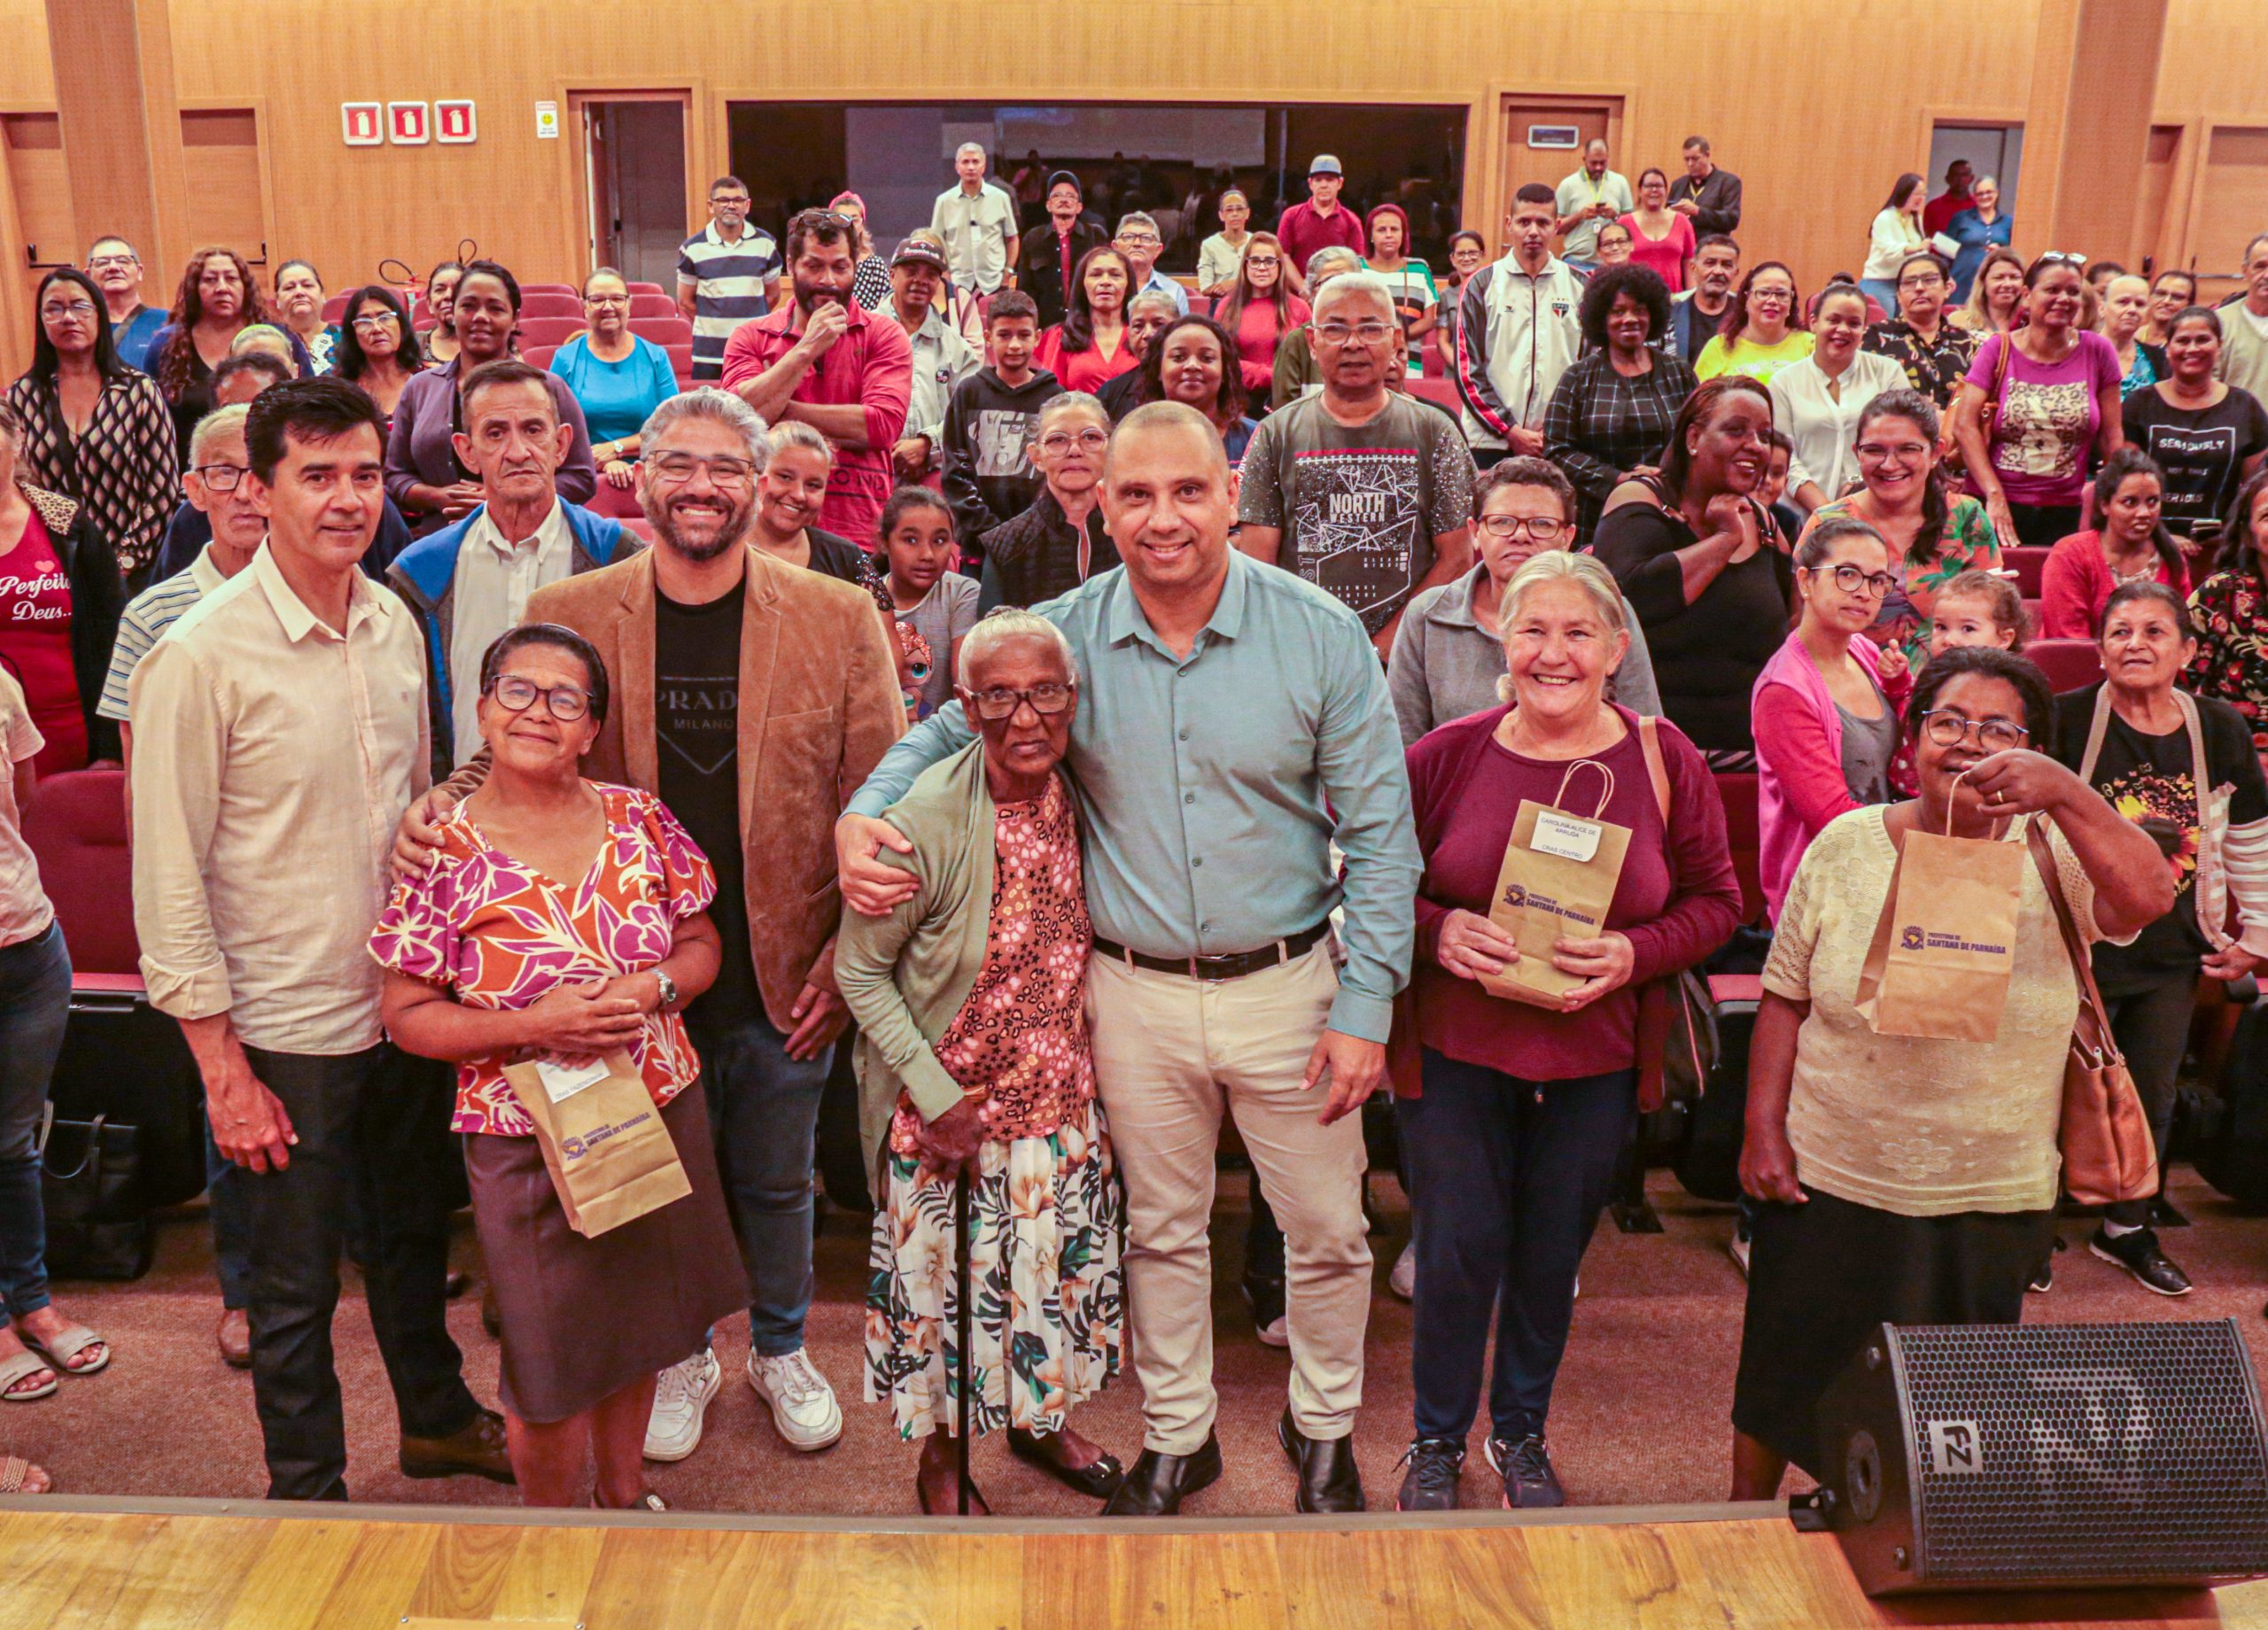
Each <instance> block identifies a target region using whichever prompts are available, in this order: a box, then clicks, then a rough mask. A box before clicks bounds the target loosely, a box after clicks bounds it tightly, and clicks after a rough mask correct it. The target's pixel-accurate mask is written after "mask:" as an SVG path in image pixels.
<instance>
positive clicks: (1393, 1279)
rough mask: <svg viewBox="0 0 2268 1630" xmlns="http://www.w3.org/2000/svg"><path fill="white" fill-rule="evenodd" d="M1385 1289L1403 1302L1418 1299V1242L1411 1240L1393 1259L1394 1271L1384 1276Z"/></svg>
mask: <svg viewBox="0 0 2268 1630" xmlns="http://www.w3.org/2000/svg"><path fill="white" fill-rule="evenodd" d="M1386 1289H1388V1290H1389V1291H1392V1292H1394V1294H1395V1295H1396V1296H1399V1297H1401V1298H1402V1300H1404V1301H1415V1300H1417V1241H1416V1240H1414V1239H1413V1240H1411V1241H1410V1243H1409V1244H1408V1245H1406V1246H1402V1254H1401V1255H1400V1256H1397V1257H1395V1258H1394V1271H1393V1272H1392V1273H1390V1274H1388V1275H1387V1276H1386Z"/></svg>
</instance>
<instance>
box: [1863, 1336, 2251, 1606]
mask: <svg viewBox="0 0 2268 1630" xmlns="http://www.w3.org/2000/svg"><path fill="white" fill-rule="evenodd" d="M1897 1344H1898V1347H1899V1354H1900V1358H1901V1361H1902V1362H1903V1364H1904V1367H1905V1371H1906V1377H1907V1387H1908V1392H1907V1396H1908V1399H1909V1401H1910V1403H1911V1406H1912V1409H1913V1421H1912V1428H1913V1433H1914V1436H1913V1442H1914V1445H1915V1455H1916V1456H1917V1458H1918V1460H1919V1463H1920V1489H1921V1495H1922V1500H1921V1504H1922V1511H1923V1513H1924V1514H1925V1519H1926V1520H1925V1522H1924V1525H1923V1529H1922V1536H1921V1538H1922V1546H1921V1551H1922V1554H1921V1556H1920V1557H1919V1558H1918V1559H1917V1560H1918V1561H1919V1563H1920V1566H1919V1568H1918V1569H1916V1571H1915V1572H1916V1573H1917V1574H1918V1576H1919V1578H1918V1580H1917V1582H1924V1581H1927V1580H1931V1579H1946V1578H1966V1579H1971V1580H1978V1581H1980V1582H1983V1581H1989V1580H1993V1579H1996V1578H2010V1579H2014V1578H2018V1577H2038V1576H2039V1575H2042V1574H2047V1575H2051V1576H2058V1577H2061V1578H2064V1579H2068V1580H2070V1581H2072V1582H2073V1583H2085V1582H2086V1581H2088V1580H2109V1579H2141V1580H2147V1579H2151V1578H2160V1577H2163V1578H2166V1579H2179V1578H2196V1577H2199V1576H2202V1575H2208V1574H2233V1573H2243V1572H2261V1571H2263V1570H2264V1569H2268V1458H2264V1455H2263V1451H2262V1444H2261V1433H2260V1428H2259V1424H2258V1422H2257V1421H2256V1418H2255V1416H2256V1409H2257V1401H2256V1394H2255V1393H2254V1389H2253V1379H2252V1374H2251V1370H2250V1367H2249V1362H2248V1361H2247V1358H2246V1355H2245V1350H2244V1344H2243V1342H2242V1340H2241V1339H2240V1338H2239V1337H2238V1335H2237V1333H2236V1331H2235V1329H2234V1327H2233V1326H2232V1325H2230V1324H2229V1323H2226V1322H2221V1323H2195V1324H2104V1325H2031V1326H2023V1327H2020V1328H2017V1329H2015V1330H2010V1329H2008V1328H2007V1327H2005V1326H2003V1327H1999V1328H1993V1327H1964V1326H1957V1325H1946V1326H1928V1327H1916V1326H1906V1327H1902V1328H1901V1329H1900V1330H1899V1331H1898V1332H1897Z"/></svg>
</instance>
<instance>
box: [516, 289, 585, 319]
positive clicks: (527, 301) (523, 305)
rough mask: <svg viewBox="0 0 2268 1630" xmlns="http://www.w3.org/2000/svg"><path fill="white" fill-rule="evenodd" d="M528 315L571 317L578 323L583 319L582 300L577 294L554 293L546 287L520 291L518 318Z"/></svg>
mask: <svg viewBox="0 0 2268 1630" xmlns="http://www.w3.org/2000/svg"><path fill="white" fill-rule="evenodd" d="M530 317H572V318H574V319H575V321H576V322H577V323H578V325H579V324H580V323H581V322H582V320H583V301H582V298H581V297H580V296H579V295H576V294H572V293H568V294H559V293H555V292H553V291H551V290H548V289H540V290H539V289H522V290H521V291H520V320H521V321H522V322H525V321H526V320H527V319H528V318H530Z"/></svg>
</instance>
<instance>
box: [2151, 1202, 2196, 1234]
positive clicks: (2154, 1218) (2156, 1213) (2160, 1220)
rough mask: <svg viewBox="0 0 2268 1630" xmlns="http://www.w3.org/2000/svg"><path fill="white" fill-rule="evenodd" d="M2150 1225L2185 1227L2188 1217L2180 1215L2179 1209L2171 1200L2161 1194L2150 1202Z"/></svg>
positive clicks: (2187, 1223)
mask: <svg viewBox="0 0 2268 1630" xmlns="http://www.w3.org/2000/svg"><path fill="white" fill-rule="evenodd" d="M2150 1226H2151V1227H2152V1228H2187V1227H2188V1226H2189V1219H2188V1218H2187V1217H2186V1216H2184V1215H2181V1212H2180V1210H2179V1208H2178V1207H2176V1206H2175V1205H2174V1203H2173V1202H2172V1201H2171V1200H2170V1199H2167V1198H2166V1197H2165V1196H2164V1195H2163V1194H2161V1195H2159V1196H2158V1197H2157V1198H2156V1199H2154V1200H2152V1201H2151V1202H2150Z"/></svg>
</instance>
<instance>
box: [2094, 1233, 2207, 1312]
mask: <svg viewBox="0 0 2268 1630" xmlns="http://www.w3.org/2000/svg"><path fill="white" fill-rule="evenodd" d="M2087 1249H2088V1250H2089V1251H2091V1252H2093V1254H2095V1255H2097V1256H2099V1257H2101V1259H2102V1260H2103V1261H2106V1262H2109V1263H2112V1264H2114V1265H2116V1266H2117V1267H2120V1268H2124V1269H2125V1270H2126V1271H2127V1272H2128V1273H2130V1274H2132V1275H2133V1276H2134V1277H2135V1278H2137V1279H2138V1280H2140V1282H2141V1285H2142V1288H2143V1289H2144V1290H2146V1291H2155V1292H2157V1293H2158V1294H2159V1295H2161V1296H2186V1295H2188V1294H2189V1276H2188V1275H2187V1274H2186V1273H2184V1272H2182V1271H2181V1269H2179V1268H2178V1267H2176V1266H2175V1265H2174V1262H2173V1260H2172V1259H2171V1257H2169V1256H2167V1255H2166V1254H2165V1253H2164V1252H2163V1251H2161V1250H2159V1249H2158V1237H2157V1235H2155V1233H2153V1232H2152V1231H2151V1230H2148V1229H2147V1228H2138V1229H2136V1230H2133V1231H2132V1233H2127V1234H2118V1235H2115V1236H2114V1235H2112V1234H2110V1233H2109V1232H2107V1231H2105V1230H2102V1229H2097V1230H2095V1233H2094V1238H2093V1239H2090V1240H2088V1241H2087Z"/></svg>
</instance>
